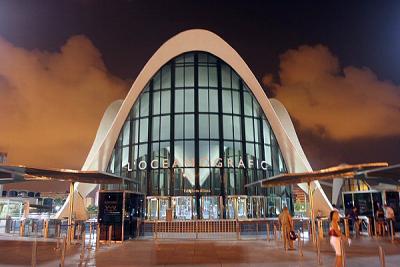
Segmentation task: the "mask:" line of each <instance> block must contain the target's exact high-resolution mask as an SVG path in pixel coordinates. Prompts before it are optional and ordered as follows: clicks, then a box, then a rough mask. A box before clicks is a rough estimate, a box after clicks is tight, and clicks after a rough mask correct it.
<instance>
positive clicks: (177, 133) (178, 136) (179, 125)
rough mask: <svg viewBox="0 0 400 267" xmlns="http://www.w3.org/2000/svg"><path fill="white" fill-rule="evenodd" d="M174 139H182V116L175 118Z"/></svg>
mask: <svg viewBox="0 0 400 267" xmlns="http://www.w3.org/2000/svg"><path fill="white" fill-rule="evenodd" d="M175 139H183V115H176V116H175Z"/></svg>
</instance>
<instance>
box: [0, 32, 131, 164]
mask: <svg viewBox="0 0 400 267" xmlns="http://www.w3.org/2000/svg"><path fill="white" fill-rule="evenodd" d="M128 89H129V86H128V84H127V83H126V82H125V81H123V80H121V79H119V78H117V77H115V76H113V75H112V74H110V73H109V72H108V70H107V69H106V67H105V64H104V62H103V60H102V57H101V54H100V52H99V51H98V49H97V48H96V47H94V45H93V44H92V42H91V41H90V40H89V39H87V38H86V37H85V36H81V35H80V36H74V37H71V38H70V39H69V40H67V42H66V43H65V44H64V45H63V46H62V47H61V48H60V51H59V52H55V53H53V52H47V51H38V50H33V51H29V50H26V49H23V48H19V47H16V46H14V45H13V44H11V43H10V42H8V41H7V40H5V39H3V38H1V37H0V151H6V152H8V163H10V164H27V165H33V166H39V167H59V168H77V169H79V168H80V167H81V165H82V164H83V162H84V159H85V158H86V156H87V153H88V152H89V149H90V147H91V144H92V142H93V140H94V137H95V134H96V130H97V127H98V124H99V122H100V119H101V117H102V114H103V112H104V111H105V110H106V108H107V106H108V105H109V104H110V103H111V102H113V101H114V100H116V99H120V98H124V97H125V95H126V93H127V91H128Z"/></svg>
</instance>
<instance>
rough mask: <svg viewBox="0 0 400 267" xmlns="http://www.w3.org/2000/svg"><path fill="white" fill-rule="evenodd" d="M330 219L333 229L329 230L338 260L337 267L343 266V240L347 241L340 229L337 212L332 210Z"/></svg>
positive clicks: (336, 261)
mask: <svg viewBox="0 0 400 267" xmlns="http://www.w3.org/2000/svg"><path fill="white" fill-rule="evenodd" d="M329 219H330V220H331V227H330V229H329V236H330V244H331V246H332V247H333V249H334V250H335V255H336V260H335V266H336V267H340V266H342V247H341V246H342V244H343V243H342V242H341V241H342V240H345V239H346V237H345V236H344V235H343V234H342V231H341V230H340V227H339V221H340V216H339V212H337V210H332V211H331V213H330V214H329Z"/></svg>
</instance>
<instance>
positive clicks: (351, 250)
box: [0, 237, 400, 267]
mask: <svg viewBox="0 0 400 267" xmlns="http://www.w3.org/2000/svg"><path fill="white" fill-rule="evenodd" d="M379 245H381V246H382V247H383V249H384V250H385V253H386V266H387V267H389V266H393V267H394V266H396V267H398V266H400V242H399V241H396V242H395V243H391V242H390V241H387V240H380V239H370V238H365V237H363V238H359V239H355V240H353V242H352V245H351V247H346V252H347V266H352V267H353V266H355V267H357V266H360V267H361V266H362V267H367V266H379V257H378V246H379ZM31 246H32V244H31V243H30V242H26V241H9V240H4V241H0V266H30V256H31V251H32V250H31ZM54 247H55V243H54V242H53V243H51V242H43V243H42V242H40V243H39V246H38V263H39V264H38V266H58V264H59V252H56V251H54V250H53V248H54ZM79 250H80V249H79V246H73V247H72V248H71V249H70V250H69V253H68V257H67V259H66V266H79V263H80V261H79ZM321 253H322V254H321V259H322V266H333V261H334V253H333V251H332V249H331V247H330V246H329V244H328V242H327V240H324V241H323V243H322V246H321ZM82 263H83V264H82V266H104V267H106V266H107V267H108V266H291V267H292V266H319V265H318V264H317V259H316V252H315V249H314V247H313V246H312V244H310V243H306V244H305V246H304V256H299V253H298V250H295V251H284V249H283V246H282V242H281V241H277V242H275V241H269V242H268V241H266V240H252V241H251V240H248V241H243V240H242V241H237V240H231V241H229V240H225V241H210V240H209V241H207V240H178V239H169V240H141V241H128V242H124V243H123V244H113V245H111V246H108V245H102V246H101V248H100V249H99V250H98V251H97V252H95V251H94V250H93V249H91V250H88V251H87V252H86V254H85V260H84V261H83V262H82Z"/></svg>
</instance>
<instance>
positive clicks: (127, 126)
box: [122, 120, 131, 146]
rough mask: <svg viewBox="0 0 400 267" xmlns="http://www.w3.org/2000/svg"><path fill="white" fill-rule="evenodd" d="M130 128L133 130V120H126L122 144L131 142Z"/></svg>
mask: <svg viewBox="0 0 400 267" xmlns="http://www.w3.org/2000/svg"><path fill="white" fill-rule="evenodd" d="M130 130H131V121H130V120H128V121H126V122H125V125H124V130H123V131H124V134H123V138H122V145H123V146H125V145H128V144H129V134H130Z"/></svg>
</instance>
